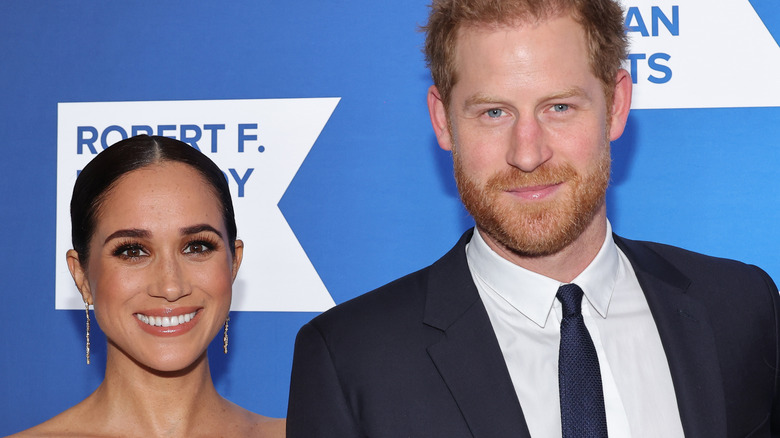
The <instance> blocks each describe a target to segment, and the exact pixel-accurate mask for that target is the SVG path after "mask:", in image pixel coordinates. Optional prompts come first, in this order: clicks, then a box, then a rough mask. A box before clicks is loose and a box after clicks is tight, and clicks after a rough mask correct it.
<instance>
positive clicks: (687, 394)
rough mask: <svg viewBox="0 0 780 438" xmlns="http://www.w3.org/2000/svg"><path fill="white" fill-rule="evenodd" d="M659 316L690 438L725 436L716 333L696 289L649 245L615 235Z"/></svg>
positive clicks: (655, 315)
mask: <svg viewBox="0 0 780 438" xmlns="http://www.w3.org/2000/svg"><path fill="white" fill-rule="evenodd" d="M615 241H616V243H617V244H618V246H619V247H620V249H621V250H623V253H624V254H626V256H627V257H628V259H629V260H630V261H631V265H632V266H633V268H634V271H635V272H636V276H637V279H638V280H639V284H640V286H641V287H642V290H643V291H644V293H645V296H646V298H647V303H648V305H649V306H650V311H651V313H652V314H653V319H654V320H655V323H656V326H657V328H658V333H659V335H660V337H661V343H662V344H663V346H664V351H665V352H666V359H667V361H668V362H669V369H670V371H671V374H672V381H673V383H674V389H675V394H676V397H677V406H678V409H679V411H680V418H681V420H682V425H683V430H684V431H685V435H686V436H696V437H698V436H706V437H719V436H725V435H724V431H725V430H726V420H725V418H726V403H725V397H724V394H723V387H722V379H721V375H720V368H719V366H718V363H719V362H718V355H717V349H716V347H715V339H714V337H713V331H712V328H711V326H710V323H709V321H708V316H707V313H706V311H705V309H704V306H703V305H702V304H701V303H699V302H698V301H697V300H696V299H694V298H692V297H691V296H690V294H688V293H687V291H688V290H689V288H692V287H695V285H691V284H690V280H689V279H688V278H687V277H686V276H684V275H683V274H682V273H681V272H680V271H678V270H677V269H676V268H675V267H674V266H672V265H671V264H670V263H669V262H667V261H666V260H665V259H663V258H662V257H661V256H659V255H658V254H657V253H656V252H654V251H652V250H651V249H649V248H648V247H647V246H645V245H643V244H641V243H639V242H633V241H629V240H624V239H621V238H620V237H618V236H615Z"/></svg>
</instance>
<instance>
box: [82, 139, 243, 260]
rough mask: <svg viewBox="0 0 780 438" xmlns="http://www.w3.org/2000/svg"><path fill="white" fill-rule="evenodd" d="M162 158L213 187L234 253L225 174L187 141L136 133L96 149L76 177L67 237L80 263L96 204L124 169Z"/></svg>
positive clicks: (86, 255) (85, 252)
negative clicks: (189, 170) (193, 172)
mask: <svg viewBox="0 0 780 438" xmlns="http://www.w3.org/2000/svg"><path fill="white" fill-rule="evenodd" d="M166 161H172V162H178V163H184V164H187V165H188V166H190V167H192V168H193V169H195V170H196V171H198V172H199V173H200V174H201V175H202V176H203V179H204V180H205V181H206V182H207V183H208V184H209V185H210V186H211V187H212V188H213V189H214V193H215V194H216V196H217V199H218V200H219V202H220V204H221V207H222V219H223V220H224V221H225V227H226V228H227V238H228V242H229V243H230V251H231V253H233V254H235V251H236V247H235V241H236V233H237V230H236V218H235V214H234V213H233V201H232V199H231V198H230V189H229V188H228V184H227V180H226V179H225V174H224V173H222V171H221V170H220V169H219V167H217V165H216V164H214V162H213V161H211V159H209V158H208V157H207V156H205V155H203V154H202V153H201V152H200V151H198V150H197V149H195V148H193V147H191V146H190V145H188V144H187V143H183V142H181V141H179V140H174V139H172V138H168V137H157V136H154V137H150V136H148V135H138V136H135V137H130V138H128V139H125V140H122V141H120V142H117V143H115V144H114V145H112V146H111V147H109V148H108V149H106V150H104V151H102V152H100V153H99V154H98V155H97V156H96V157H95V158H94V159H93V160H92V161H90V162H89V163H88V164H87V165H86V166H85V167H84V169H83V170H82V171H81V173H79V176H78V178H76V185H75V187H73V197H71V200H70V221H71V238H72V241H73V249H75V250H76V252H77V253H78V254H79V261H80V262H81V263H82V265H85V264H86V262H87V259H88V258H89V241H90V239H91V238H92V234H93V233H94V232H95V223H96V218H97V215H98V210H99V209H100V205H101V204H102V202H103V200H104V199H105V198H106V195H108V193H109V192H110V191H111V189H112V188H113V187H114V185H116V182H117V180H118V179H119V178H120V177H121V176H122V175H124V174H126V173H128V172H132V171H134V170H137V169H141V168H143V167H146V166H149V165H151V164H159V163H164V162H166Z"/></svg>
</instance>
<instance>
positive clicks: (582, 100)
mask: <svg viewBox="0 0 780 438" xmlns="http://www.w3.org/2000/svg"><path fill="white" fill-rule="evenodd" d="M456 69H457V72H458V82H457V83H456V84H455V86H454V87H453V89H452V94H451V98H450V108H449V110H448V111H447V110H446V109H445V108H444V107H443V105H442V104H441V101H440V100H439V99H438V98H437V90H436V89H435V88H434V87H432V88H431V92H430V93H429V106H430V109H431V118H432V121H433V124H434V128H435V130H436V133H437V137H438V139H439V143H440V145H441V146H442V148H444V149H447V150H452V153H453V160H454V166H455V178H456V181H457V184H458V189H459V191H460V194H461V198H462V199H463V203H464V204H465V206H466V208H467V209H468V210H469V212H470V213H471V214H472V215H473V216H474V219H475V221H476V223H477V226H478V227H479V228H480V230H481V231H483V232H485V233H487V236H485V237H486V239H487V240H488V243H489V244H493V245H498V246H499V247H501V248H502V249H506V250H510V251H511V252H512V253H515V254H517V255H520V256H524V257H528V256H531V257H536V256H546V255H551V254H555V253H557V252H559V251H561V250H562V249H563V248H565V247H567V246H568V245H569V244H571V243H572V242H575V241H576V240H577V239H578V238H580V236H581V235H582V234H583V233H584V232H586V231H587V230H588V229H589V227H590V228H592V227H593V224H594V223H600V224H601V227H602V228H599V229H603V226H604V224H605V220H606V207H605V203H604V197H605V193H606V188H607V185H608V182H609V168H610V154H609V141H610V140H612V139H615V138H617V137H619V136H620V134H621V133H622V129H623V126H624V124H625V116H627V113H628V105H626V104H624V102H623V101H619V100H620V99H626V98H627V99H629V102H630V78H628V77H627V74H626V73H625V72H623V71H621V73H620V75H619V79H620V78H621V76H622V78H623V80H622V81H619V83H620V85H619V86H618V87H616V97H615V101H616V102H618V105H617V106H615V107H614V108H615V110H613V112H612V113H611V114H607V102H606V101H605V95H604V87H603V85H602V83H601V82H600V81H599V80H598V79H597V78H596V76H594V74H593V73H592V71H591V69H590V65H589V61H588V50H587V45H586V39H585V33H584V31H583V30H582V27H581V26H580V25H579V24H578V23H577V22H576V21H574V20H573V19H572V18H570V17H568V16H561V17H557V18H552V19H550V20H547V21H543V22H541V23H538V24H523V25H518V26H506V27H498V28H488V27H476V28H475V27H466V28H462V29H461V30H460V32H459V34H458V44H457V50H456ZM625 79H627V82H628V83H629V84H628V85H626V83H625V82H626V81H625ZM626 88H627V90H628V97H626V96H625V94H626V93H625V91H626ZM621 111H624V112H625V114H622V113H620V112H621ZM616 112H618V113H619V114H616ZM596 228H598V227H596ZM600 238H601V239H603V235H602V236H601V237H600ZM493 245H491V246H493Z"/></svg>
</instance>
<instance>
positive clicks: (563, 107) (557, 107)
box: [553, 103, 569, 113]
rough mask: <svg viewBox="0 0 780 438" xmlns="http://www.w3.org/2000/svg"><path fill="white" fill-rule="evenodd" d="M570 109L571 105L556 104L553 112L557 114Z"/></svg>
mask: <svg viewBox="0 0 780 438" xmlns="http://www.w3.org/2000/svg"><path fill="white" fill-rule="evenodd" d="M568 109H569V105H566V104H565V103H556V104H555V105H553V111H555V112H559V113H561V112H564V111H566V110H568Z"/></svg>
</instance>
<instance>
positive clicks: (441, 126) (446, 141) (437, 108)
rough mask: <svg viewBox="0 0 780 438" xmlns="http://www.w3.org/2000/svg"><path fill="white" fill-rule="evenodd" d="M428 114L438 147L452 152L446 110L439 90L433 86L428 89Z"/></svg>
mask: <svg viewBox="0 0 780 438" xmlns="http://www.w3.org/2000/svg"><path fill="white" fill-rule="evenodd" d="M428 113H429V114H430V116H431V124H432V125H433V132H434V133H435V134H436V139H437V140H438V141H439V147H441V148H442V149H444V150H445V151H452V133H451V132H450V129H449V123H448V119H447V109H446V108H445V107H444V102H442V100H441V94H440V93H439V89H438V88H436V86H435V85H431V87H430V88H428Z"/></svg>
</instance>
